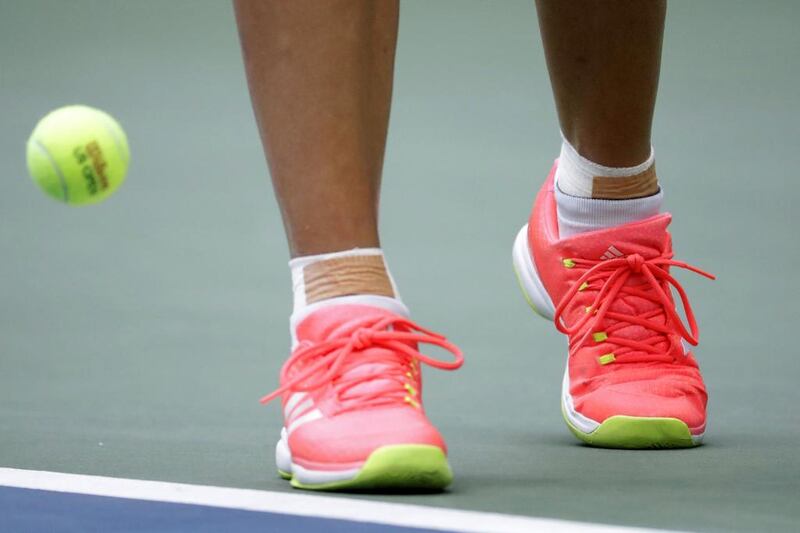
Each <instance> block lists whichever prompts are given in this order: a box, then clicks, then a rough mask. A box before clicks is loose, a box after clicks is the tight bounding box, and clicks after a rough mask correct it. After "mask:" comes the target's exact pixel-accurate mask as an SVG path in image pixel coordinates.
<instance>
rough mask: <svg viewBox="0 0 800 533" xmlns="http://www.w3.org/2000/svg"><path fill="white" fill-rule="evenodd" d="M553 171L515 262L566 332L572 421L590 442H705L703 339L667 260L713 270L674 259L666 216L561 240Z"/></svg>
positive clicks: (532, 298) (543, 310) (542, 308)
mask: <svg viewBox="0 0 800 533" xmlns="http://www.w3.org/2000/svg"><path fill="white" fill-rule="evenodd" d="M555 168H556V167H555V166H554V167H553V170H552V171H551V172H550V176H549V177H548V178H547V181H546V182H545V184H544V186H543V187H542V189H541V191H540V192H539V194H538V196H537V198H536V202H535V204H534V207H533V212H532V214H531V217H530V220H529V222H528V225H527V226H525V227H523V228H522V230H521V231H520V232H519V234H518V235H517V239H516V241H515V243H514V250H513V260H514V267H515V270H516V272H517V276H518V279H519V282H520V286H521V287H522V289H523V292H524V294H525V297H526V298H527V300H528V303H529V304H530V305H531V307H532V308H533V309H534V310H535V311H536V312H537V313H539V314H540V315H542V316H544V317H545V318H548V319H550V320H553V321H554V322H555V325H556V329H558V330H559V331H560V332H562V333H564V334H566V335H567V336H568V338H569V354H568V359H567V369H566V372H565V374H564V382H563V387H562V395H561V408H562V411H563V415H564V419H565V420H566V422H567V425H568V426H569V428H570V430H571V431H572V433H574V434H575V436H577V437H578V438H579V439H581V440H583V441H584V442H586V443H588V444H591V445H594V446H602V447H612V448H662V447H666V448H673V447H689V446H696V445H698V444H700V442H701V441H702V439H703V434H704V432H705V427H706V399H707V396H706V390H705V385H704V384H703V378H702V376H701V375H700V369H699V368H698V365H697V361H696V360H695V358H694V355H693V354H692V352H691V351H689V349H688V346H687V343H688V344H691V345H693V346H694V345H697V337H698V329H697V324H696V322H695V318H694V313H693V312H692V308H691V306H690V304H689V300H688V298H687V296H686V293H685V292H684V290H683V288H682V287H681V285H680V284H679V283H678V282H677V281H676V280H675V278H673V277H672V275H671V274H670V267H676V268H683V269H687V270H690V271H692V272H696V273H698V274H701V275H703V276H706V277H708V278H711V279H713V276H712V275H711V274H708V273H706V272H703V271H701V270H699V269H697V268H695V267H692V266H690V265H687V264H686V263H682V262H680V261H675V260H674V259H672V257H673V253H672V243H671V238H670V234H669V233H668V231H667V226H668V225H669V223H670V220H671V216H670V215H669V214H661V215H657V216H654V217H651V218H648V219H646V220H642V221H640V222H636V223H631V224H625V225H622V226H617V227H612V228H608V229H602V230H598V231H592V232H587V233H581V234H578V235H573V236H571V237H568V238H564V239H561V238H559V232H558V221H557V214H556V202H555V194H554V189H553V187H554V185H553V177H554V175H555ZM672 289H674V290H675V291H676V292H677V294H678V296H679V298H680V301H681V304H682V306H683V309H684V314H685V315H686V321H687V324H684V323H683V321H682V320H681V317H680V315H679V314H678V312H677V310H676V305H675V304H676V302H675V299H674V298H673V295H672Z"/></svg>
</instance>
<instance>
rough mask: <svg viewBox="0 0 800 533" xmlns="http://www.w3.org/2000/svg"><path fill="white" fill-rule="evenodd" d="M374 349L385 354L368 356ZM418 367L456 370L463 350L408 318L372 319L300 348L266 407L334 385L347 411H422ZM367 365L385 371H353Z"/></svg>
mask: <svg viewBox="0 0 800 533" xmlns="http://www.w3.org/2000/svg"><path fill="white" fill-rule="evenodd" d="M414 343H417V344H421V343H425V344H432V345H436V346H440V347H441V348H444V349H445V350H447V351H449V352H450V353H452V354H453V356H454V358H453V360H452V361H442V360H439V359H435V358H433V357H431V356H429V355H425V354H423V353H421V352H420V351H418V350H416V349H414V348H413V347H412V346H411V345H412V344H414ZM372 347H379V348H385V350H370V351H366V350H367V349H368V348H372ZM419 363H424V364H426V365H428V366H431V367H433V368H438V369H441V370H455V369H457V368H459V367H460V366H461V365H462V364H463V363H464V357H463V354H462V352H461V350H460V349H459V348H458V347H457V346H456V345H455V344H453V343H451V342H450V341H448V340H447V339H446V338H445V337H444V336H442V335H440V334H438V333H434V332H433V331H430V330H428V329H425V328H423V327H421V326H419V325H417V324H415V323H414V322H412V321H411V320H408V319H406V318H402V317H398V316H393V317H385V318H381V319H377V320H375V319H368V320H366V321H364V322H362V323H361V324H359V325H358V327H356V329H354V330H353V331H352V333H350V334H349V335H347V336H342V337H339V338H333V339H329V340H326V341H324V342H320V343H316V344H310V343H309V344H307V345H305V346H303V345H301V346H300V347H299V348H298V349H296V350H295V352H294V353H293V354H292V355H291V356H290V357H289V359H288V360H287V361H286V363H285V364H284V366H283V368H282V369H281V383H282V385H281V386H280V387H278V388H277V389H275V390H274V391H272V392H271V393H269V394H267V395H266V396H264V397H263V398H261V403H262V404H266V403H268V402H271V401H272V400H274V399H275V398H277V397H278V396H280V395H282V394H284V393H285V392H311V391H316V390H319V389H322V388H324V387H327V386H333V387H334V389H335V392H336V395H337V398H338V399H339V403H340V405H341V409H342V410H346V409H348V408H354V407H356V406H358V407H364V406H368V405H384V404H388V403H396V402H405V403H409V404H411V405H412V406H413V407H416V408H420V405H419V402H418V401H417V399H415V397H416V396H417V394H418V392H417V391H416V390H415V389H414V387H413V385H412V384H411V383H410V381H412V380H414V379H415V378H416V376H417V373H418V372H419ZM364 364H376V365H380V366H379V369H380V370H379V371H376V372H372V373H360V372H351V371H352V370H354V369H355V368H356V367H358V366H361V365H364ZM289 376H291V377H289ZM376 380H380V381H379V383H380V386H378V387H370V388H369V389H366V390H365V389H363V388H362V389H358V388H357V386H358V385H361V384H363V383H367V382H370V381H373V382H375V381H376Z"/></svg>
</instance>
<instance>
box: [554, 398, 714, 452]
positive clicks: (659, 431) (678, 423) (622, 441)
mask: <svg viewBox="0 0 800 533" xmlns="http://www.w3.org/2000/svg"><path fill="white" fill-rule="evenodd" d="M561 414H562V415H563V416H564V422H566V423H567V427H569V430H570V431H571V432H572V434H573V435H575V436H576V437H577V438H578V439H579V440H581V441H583V442H585V443H586V444H588V445H590V446H595V447H598V448H623V449H628V450H646V449H660V448H694V447H695V446H699V445H700V444H701V442H700V441H699V440H695V439H693V438H692V434H691V432H690V431H689V426H687V425H686V423H685V422H683V421H682V420H678V419H677V418H657V417H638V416H624V415H616V416H612V417H610V418H607V419H606V420H605V421H603V423H602V424H600V427H598V428H597V429H595V430H594V431H592V432H591V433H584V432H583V431H581V430H579V429H578V428H576V427H575V426H573V425H572V424H571V423H570V421H569V419H568V418H567V415H566V413H565V412H564V409H563V406H562V409H561Z"/></svg>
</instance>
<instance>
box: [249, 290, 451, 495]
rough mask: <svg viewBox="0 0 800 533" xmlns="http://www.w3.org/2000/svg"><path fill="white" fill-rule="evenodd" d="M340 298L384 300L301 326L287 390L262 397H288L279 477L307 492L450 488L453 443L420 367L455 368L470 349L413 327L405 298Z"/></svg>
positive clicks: (338, 309)
mask: <svg viewBox="0 0 800 533" xmlns="http://www.w3.org/2000/svg"><path fill="white" fill-rule="evenodd" d="M339 300H350V301H356V302H361V301H367V300H374V302H373V303H375V302H378V301H379V300H380V303H381V305H382V307H378V306H373V305H363V304H361V303H348V304H342V305H323V306H320V307H318V308H316V309H315V310H313V312H311V313H309V314H308V315H307V316H305V317H302V318H301V319H300V320H299V321H297V324H296V326H295V327H294V336H295V339H294V340H295V343H294V344H295V348H294V351H293V353H292V355H291V356H290V357H289V359H288V360H287V361H286V363H285V364H284V366H283V369H282V371H281V376H280V387H279V388H278V389H277V390H275V391H274V392H272V393H271V394H269V395H267V396H265V397H264V398H262V403H267V402H269V401H271V400H273V399H275V398H277V397H279V396H280V397H281V398H282V404H283V413H284V421H285V422H284V423H285V425H284V428H283V430H282V431H281V438H280V440H279V441H278V444H277V446H276V449H275V460H276V463H277V467H278V472H279V473H280V475H281V476H282V477H283V478H285V479H289V480H291V483H292V485H293V486H294V487H296V488H302V489H316V490H370V489H427V490H438V489H443V488H444V487H446V486H447V485H449V484H450V482H451V481H452V478H453V474H452V472H451V470H450V466H449V464H448V462H447V451H446V450H447V449H446V446H445V443H444V440H443V439H442V437H441V435H440V434H439V432H438V431H437V429H436V428H435V427H434V426H433V425H432V424H431V423H430V421H429V420H428V418H427V416H426V415H425V411H424V409H423V404H422V377H421V372H420V366H421V364H426V365H428V366H432V367H434V368H439V369H444V370H455V369H456V368H458V367H460V366H461V364H462V363H463V357H462V354H461V351H460V350H459V349H458V348H457V347H456V346H455V345H453V344H452V343H450V342H448V341H447V340H446V339H445V338H444V337H443V336H441V335H439V334H436V333H433V332H432V331H429V330H427V329H424V328H422V327H420V326H418V325H416V324H414V323H413V322H412V321H411V320H409V319H408V318H407V316H408V311H407V310H406V308H405V306H403V304H402V303H400V302H399V301H397V300H394V299H389V298H383V297H373V296H355V297H345V298H341V299H339ZM386 307H388V308H391V309H392V310H391V311H390V310H388V309H386ZM420 343H427V344H433V345H437V346H440V347H442V348H445V349H446V350H449V351H450V352H452V353H453V354H454V359H453V360H452V361H440V360H437V359H433V358H431V357H429V356H427V355H424V354H423V353H421V352H420V351H419V349H418V344H420Z"/></svg>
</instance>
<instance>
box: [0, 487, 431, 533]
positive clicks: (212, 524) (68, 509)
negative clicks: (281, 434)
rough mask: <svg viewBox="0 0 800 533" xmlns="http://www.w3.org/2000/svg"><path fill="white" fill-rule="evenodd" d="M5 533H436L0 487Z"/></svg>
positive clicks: (0, 515)
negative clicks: (188, 532) (140, 532)
mask: <svg viewBox="0 0 800 533" xmlns="http://www.w3.org/2000/svg"><path fill="white" fill-rule="evenodd" d="M0 530H2V531H7V532H12V531H15V532H30V533H45V532H52V533H67V532H75V533H78V532H90V531H92V532H93V531H97V532H103V531H167V532H178V531H181V532H183V531H192V532H204V531H208V532H212V531H214V532H218V531H226V532H228V533H237V532H251V531H265V532H267V531H268V532H272V531H276V532H277V531H280V532H284V533H367V532H376V533H421V532H425V531H434V530H432V529H417V528H407V527H398V526H391V525H385V524H375V523H365V522H354V521H350V520H333V519H329V518H313V517H306V516H296V515H286V514H278V513H268V512H255V511H242V510H237V509H223V508H218V507H207V506H201V505H186V504H176V503H165V502H153V501H140V500H131V499H126V498H109V497H104V496H92V495H85V494H69V493H64V492H52V491H43V490H31V489H20V488H9V487H0ZM438 531H443V530H438Z"/></svg>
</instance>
